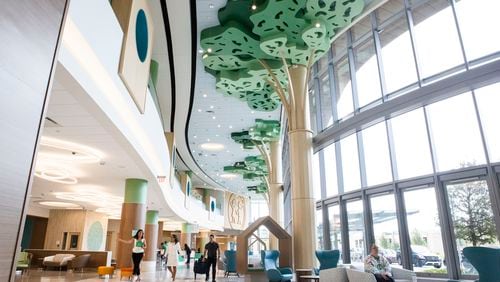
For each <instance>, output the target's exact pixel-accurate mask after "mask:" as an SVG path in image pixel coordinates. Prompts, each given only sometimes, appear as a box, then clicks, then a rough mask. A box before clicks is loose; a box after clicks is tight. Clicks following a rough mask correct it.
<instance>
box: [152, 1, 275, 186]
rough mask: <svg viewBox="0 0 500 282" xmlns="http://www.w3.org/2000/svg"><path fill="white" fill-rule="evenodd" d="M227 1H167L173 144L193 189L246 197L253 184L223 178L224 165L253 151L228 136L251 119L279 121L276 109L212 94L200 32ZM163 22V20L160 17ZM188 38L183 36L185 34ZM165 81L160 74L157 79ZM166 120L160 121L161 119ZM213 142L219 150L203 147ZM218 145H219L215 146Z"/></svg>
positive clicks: (238, 178) (214, 21) (215, 21)
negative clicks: (252, 106) (257, 107)
mask: <svg viewBox="0 0 500 282" xmlns="http://www.w3.org/2000/svg"><path fill="white" fill-rule="evenodd" d="M226 2H227V1H226V0H198V1H195V0H191V1H166V3H165V4H166V8H167V10H168V19H167V20H168V23H169V26H170V31H171V39H172V51H173V54H174V55H173V60H174V64H173V65H174V71H175V105H174V107H175V122H174V132H175V133H176V134H175V140H176V146H177V150H178V153H179V156H180V157H181V159H182V161H183V163H184V164H185V165H186V167H187V168H188V169H189V170H191V171H193V172H194V177H193V182H194V184H195V185H196V186H197V187H206V188H213V189H228V190H230V191H232V192H235V193H238V194H245V195H249V193H248V192H247V190H246V187H247V186H251V185H254V184H256V183H257V182H252V181H246V180H243V179H242V178H241V176H236V177H234V176H230V177H231V178H224V176H226V177H227V175H224V172H223V167H224V166H228V165H232V164H234V162H236V161H242V160H243V159H244V158H245V157H247V156H251V155H258V154H259V153H258V151H257V150H243V149H242V148H241V146H240V145H239V144H237V143H235V142H234V141H233V140H232V139H231V137H230V136H231V132H234V131H241V130H246V129H248V128H249V127H251V126H253V125H254V122H255V119H258V118H260V119H275V120H279V119H280V113H281V112H280V109H277V110H275V111H272V112H259V111H252V110H251V109H250V108H249V107H248V106H247V105H246V104H245V103H242V102H240V101H239V100H237V99H234V98H231V97H225V96H223V95H222V94H220V93H217V92H216V91H215V78H214V77H212V76H211V75H210V74H208V73H207V72H205V70H204V67H203V64H202V63H201V55H202V54H201V53H202V50H200V48H201V47H200V44H199V38H200V31H201V30H203V29H205V28H207V27H210V26H214V25H218V24H219V22H218V18H217V11H218V10H219V8H221V7H223V6H225V5H226ZM164 20H165V18H164ZM188 34H189V35H190V36H186V35H188ZM161 77H162V79H165V75H163V76H161ZM164 119H165V117H164ZM205 143H215V144H218V145H219V147H222V148H219V149H218V150H210V148H209V149H207V148H206V147H203V144H205ZM220 145H222V146H220Z"/></svg>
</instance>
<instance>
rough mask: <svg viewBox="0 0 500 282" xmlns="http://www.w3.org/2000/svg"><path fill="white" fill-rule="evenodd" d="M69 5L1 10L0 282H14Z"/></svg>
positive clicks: (49, 0)
mask: <svg viewBox="0 0 500 282" xmlns="http://www.w3.org/2000/svg"><path fill="white" fill-rule="evenodd" d="M66 5H67V1H66V0H38V1H32V0H4V1H2V2H1V5H0V19H1V23H0V42H2V43H0V85H1V86H2V87H0V113H2V116H1V117H0V132H1V133H0V134H1V137H0V155H1V156H2V157H1V158H0V194H1V195H2V201H0V210H2V216H0V226H2V229H1V231H0V238H2V239H1V240H0V281H14V277H15V275H14V274H13V272H14V269H15V265H16V256H17V254H18V253H19V251H20V248H19V246H20V244H21V238H22V233H23V228H24V221H25V217H26V205H27V201H26V199H27V196H28V195H29V194H30V190H31V184H32V180H33V178H32V176H33V170H32V168H33V166H34V158H35V156H36V149H37V144H38V139H39V137H40V135H41V130H42V128H43V124H44V119H45V110H46V107H47V104H48V99H49V96H50V95H49V93H50V90H51V88H52V80H53V79H52V78H53V73H54V67H55V64H56V63H57V51H58V46H59V42H60V35H61V34H62V29H63V26H64V18H65V14H66Z"/></svg>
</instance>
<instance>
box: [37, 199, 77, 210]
mask: <svg viewBox="0 0 500 282" xmlns="http://www.w3.org/2000/svg"><path fill="white" fill-rule="evenodd" d="M38 204H39V205H42V206H46V207H54V208H66V209H77V208H81V206H80V205H77V204H73V203H67V202H55V201H43V202H38Z"/></svg>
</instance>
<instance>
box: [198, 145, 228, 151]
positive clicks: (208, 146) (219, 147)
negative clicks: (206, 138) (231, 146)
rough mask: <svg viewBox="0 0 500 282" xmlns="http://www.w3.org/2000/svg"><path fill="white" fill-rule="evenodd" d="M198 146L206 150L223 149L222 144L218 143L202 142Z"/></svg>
mask: <svg viewBox="0 0 500 282" xmlns="http://www.w3.org/2000/svg"><path fill="white" fill-rule="evenodd" d="M200 148H202V149H203V150H207V151H222V150H224V145H223V144H220V143H203V144H201V145H200Z"/></svg>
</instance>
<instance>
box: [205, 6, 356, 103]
mask: <svg viewBox="0 0 500 282" xmlns="http://www.w3.org/2000/svg"><path fill="white" fill-rule="evenodd" d="M252 5H255V7H256V9H255V10H252V8H251V7H252ZM363 7H364V0H228V2H227V4H226V6H225V7H223V8H222V9H220V10H219V12H218V18H219V22H220V25H218V26H214V27H210V28H207V29H204V30H203V31H202V32H201V46H202V48H203V49H204V50H205V54H204V55H203V64H204V65H205V67H206V70H207V71H208V72H209V73H211V74H213V75H214V76H215V77H216V88H217V90H218V91H219V92H221V93H223V94H224V95H227V96H232V97H235V98H238V99H240V100H242V101H245V102H247V104H248V106H249V107H250V108H252V109H255V110H260V111H272V110H274V109H276V108H277V107H278V105H279V100H280V99H281V100H282V101H283V100H286V96H287V95H288V94H287V93H286V92H287V90H285V89H286V88H287V85H288V80H289V78H288V77H287V75H288V74H287V71H286V67H287V65H288V64H297V65H304V66H310V65H311V64H312V63H313V62H315V61H316V60H318V59H319V58H320V57H321V56H322V55H323V54H324V53H325V52H326V51H327V50H328V49H329V47H330V44H331V43H332V40H333V37H334V35H335V31H336V30H337V29H339V28H341V27H344V26H346V25H348V24H350V23H351V21H352V19H353V18H354V17H355V16H357V15H358V14H360V13H361V12H362V10H363ZM277 84H279V85H277ZM280 86H281V87H280ZM280 88H281V90H280ZM285 106H286V105H285Z"/></svg>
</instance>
